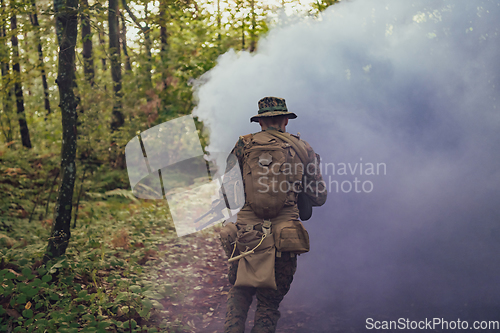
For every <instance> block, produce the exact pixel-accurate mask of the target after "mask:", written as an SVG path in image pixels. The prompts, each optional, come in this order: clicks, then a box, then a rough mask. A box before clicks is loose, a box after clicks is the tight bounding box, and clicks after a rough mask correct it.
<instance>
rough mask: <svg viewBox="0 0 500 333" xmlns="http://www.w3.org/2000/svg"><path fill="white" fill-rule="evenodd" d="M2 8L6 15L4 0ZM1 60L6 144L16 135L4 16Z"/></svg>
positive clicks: (0, 39) (0, 49) (3, 130)
mask: <svg viewBox="0 0 500 333" xmlns="http://www.w3.org/2000/svg"><path fill="white" fill-rule="evenodd" d="M0 8H1V10H2V12H3V13H5V10H6V9H5V6H4V3H3V0H1V1H0ZM0 20H1V21H0V41H1V43H2V44H1V45H0V51H1V53H0V60H1V62H2V64H1V66H2V68H1V70H2V95H1V97H2V110H3V113H2V114H3V115H5V117H6V118H7V119H6V122H7V124H4V121H3V119H2V118H0V120H1V126H2V133H3V135H4V137H5V142H11V141H12V140H13V139H14V133H13V126H12V119H11V115H12V87H11V82H10V65H9V59H10V55H9V53H10V52H9V50H8V48H7V44H6V43H5V39H6V37H7V28H6V25H7V24H6V21H5V17H4V16H0Z"/></svg>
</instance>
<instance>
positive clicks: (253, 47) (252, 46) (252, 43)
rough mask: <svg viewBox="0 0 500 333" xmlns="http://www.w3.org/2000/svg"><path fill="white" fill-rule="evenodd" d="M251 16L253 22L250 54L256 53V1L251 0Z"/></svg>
mask: <svg viewBox="0 0 500 333" xmlns="http://www.w3.org/2000/svg"><path fill="white" fill-rule="evenodd" d="M250 11H251V12H250V15H251V20H252V26H251V27H250V49H249V51H250V52H253V51H255V44H256V40H255V26H256V22H255V0H250Z"/></svg>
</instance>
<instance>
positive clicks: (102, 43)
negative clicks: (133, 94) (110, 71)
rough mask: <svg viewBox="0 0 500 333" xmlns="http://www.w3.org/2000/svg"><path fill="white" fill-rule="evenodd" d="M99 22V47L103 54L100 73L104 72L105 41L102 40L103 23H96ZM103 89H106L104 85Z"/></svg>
mask: <svg viewBox="0 0 500 333" xmlns="http://www.w3.org/2000/svg"><path fill="white" fill-rule="evenodd" d="M98 24H99V46H100V47H101V50H102V53H103V56H102V58H101V64H102V73H103V74H104V73H106V69H107V67H106V45H105V44H106V43H105V41H104V24H102V22H101V23H98ZM104 90H106V86H104Z"/></svg>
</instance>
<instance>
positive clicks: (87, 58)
mask: <svg viewBox="0 0 500 333" xmlns="http://www.w3.org/2000/svg"><path fill="white" fill-rule="evenodd" d="M81 7H82V15H81V18H80V19H81V25H82V43H83V51H82V57H83V74H84V75H85V79H86V80H87V81H89V83H90V86H91V87H93V86H94V59H93V56H92V31H91V28H90V15H89V2H88V0H82V6H81Z"/></svg>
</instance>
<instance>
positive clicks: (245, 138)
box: [240, 134, 253, 144]
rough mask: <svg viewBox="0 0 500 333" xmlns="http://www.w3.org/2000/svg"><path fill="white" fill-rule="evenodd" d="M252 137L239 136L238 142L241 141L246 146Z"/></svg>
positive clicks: (249, 135) (248, 135)
mask: <svg viewBox="0 0 500 333" xmlns="http://www.w3.org/2000/svg"><path fill="white" fill-rule="evenodd" d="M252 137H253V134H247V135H241V136H240V140H241V141H243V143H244V144H247V143H248V142H249V141H250V140H251V139H252Z"/></svg>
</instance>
